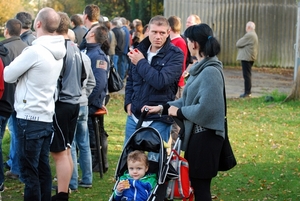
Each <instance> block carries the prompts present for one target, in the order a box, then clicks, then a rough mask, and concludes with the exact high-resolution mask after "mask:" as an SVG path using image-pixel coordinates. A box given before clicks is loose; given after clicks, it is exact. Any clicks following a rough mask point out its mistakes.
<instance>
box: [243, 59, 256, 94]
mask: <svg viewBox="0 0 300 201" xmlns="http://www.w3.org/2000/svg"><path fill="white" fill-rule="evenodd" d="M253 63H254V62H253V61H242V69H243V77H244V93H245V94H251V87H252V82H251V75H252V73H251V70H252V66H253Z"/></svg>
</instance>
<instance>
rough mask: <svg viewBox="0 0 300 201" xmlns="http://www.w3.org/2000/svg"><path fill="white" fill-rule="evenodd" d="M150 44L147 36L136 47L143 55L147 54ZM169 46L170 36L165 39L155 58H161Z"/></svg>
mask: <svg viewBox="0 0 300 201" xmlns="http://www.w3.org/2000/svg"><path fill="white" fill-rule="evenodd" d="M150 45H151V42H150V40H149V36H147V37H146V38H145V39H144V40H142V41H141V42H140V44H139V46H138V49H139V50H140V51H141V52H142V53H143V54H144V56H145V54H147V51H148V48H149V47H150ZM170 46H171V39H170V36H169V37H168V38H167V40H166V42H165V44H164V45H163V46H162V47H161V49H160V50H159V52H158V53H157V55H156V56H159V57H162V56H163V55H165V53H166V51H167V50H168V49H169V47H170Z"/></svg>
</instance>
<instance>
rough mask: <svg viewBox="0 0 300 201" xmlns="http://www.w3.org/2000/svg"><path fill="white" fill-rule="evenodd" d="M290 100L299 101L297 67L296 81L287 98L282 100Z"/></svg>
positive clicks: (299, 77) (299, 84)
mask: <svg viewBox="0 0 300 201" xmlns="http://www.w3.org/2000/svg"><path fill="white" fill-rule="evenodd" d="M291 100H300V68H299V67H298V72H297V75H296V80H295V81H294V85H293V88H292V92H291V93H290V95H288V97H287V98H286V99H285V100H284V102H287V101H291Z"/></svg>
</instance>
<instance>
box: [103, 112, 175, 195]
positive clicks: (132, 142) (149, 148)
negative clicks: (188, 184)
mask: <svg viewBox="0 0 300 201" xmlns="http://www.w3.org/2000/svg"><path fill="white" fill-rule="evenodd" d="M147 112H148V109H147V108H146V109H145V110H144V111H143V113H142V115H141V117H140V119H139V122H138V124H137V130H136V131H135V132H134V133H133V134H132V135H131V136H130V138H129V139H128V141H127V143H126V144H125V146H124V149H123V151H122V154H121V156H120V158H119V162H118V165H117V168H116V172H115V179H116V183H115V185H114V187H113V189H112V191H113V192H114V191H115V189H116V188H117V185H118V183H119V181H120V177H121V176H122V175H123V174H124V172H125V171H126V170H127V156H128V154H129V153H130V152H132V151H134V150H142V151H146V152H155V153H158V154H159V157H158V158H159V159H158V160H159V161H158V162H154V161H149V170H148V173H156V174H157V185H156V186H155V187H154V189H153V190H152V193H151V195H150V196H149V198H148V199H147V201H163V200H164V199H165V196H166V190H167V183H166V181H168V180H170V179H176V178H178V173H177V172H176V171H175V170H174V168H173V166H172V165H170V160H171V159H170V157H168V156H167V151H166V148H165V147H164V143H163V140H162V138H161V136H160V134H159V132H158V131H157V130H156V129H155V128H153V127H150V126H149V127H141V125H142V122H143V120H144V118H145V116H146V114H147ZM109 201H114V198H113V193H112V195H111V197H110V199H109Z"/></svg>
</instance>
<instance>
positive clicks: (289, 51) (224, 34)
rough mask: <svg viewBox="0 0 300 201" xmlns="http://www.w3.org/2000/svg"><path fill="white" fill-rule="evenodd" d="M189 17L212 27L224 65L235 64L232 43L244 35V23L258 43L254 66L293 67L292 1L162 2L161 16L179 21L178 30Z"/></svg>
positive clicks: (294, 14) (294, 12)
mask: <svg viewBox="0 0 300 201" xmlns="http://www.w3.org/2000/svg"><path fill="white" fill-rule="evenodd" d="M190 14H197V15H199V16H200V18H201V21H202V23H206V24H208V25H209V26H211V27H212V29H213V31H214V33H215V36H216V37H217V39H218V40H219V42H220V44H221V53H220V55H219V59H220V60H221V61H222V62H223V63H224V64H225V65H240V63H239V61H236V55H237V48H236V46H235V45H236V42H237V40H238V39H239V38H241V37H242V36H243V35H244V34H245V26H246V23H247V22H248V21H253V22H254V23H255V24H256V33H257V35H258V39H259V51H258V59H257V61H256V62H255V64H254V65H256V66H268V67H294V61H295V59H294V58H295V49H294V44H295V41H296V25H297V3H296V1H295V0H164V15H165V16H166V17H169V16H171V15H176V16H178V17H180V18H181V21H182V28H183V30H182V31H184V29H185V21H186V19H187V17H188V16H189V15H190Z"/></svg>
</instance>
